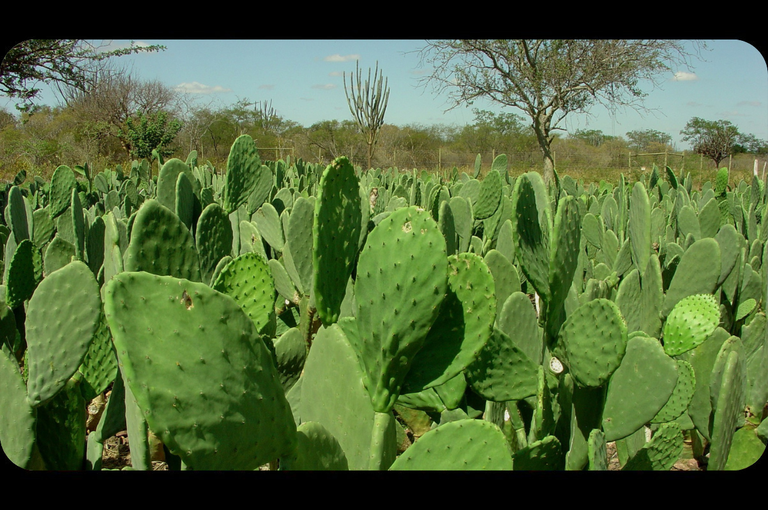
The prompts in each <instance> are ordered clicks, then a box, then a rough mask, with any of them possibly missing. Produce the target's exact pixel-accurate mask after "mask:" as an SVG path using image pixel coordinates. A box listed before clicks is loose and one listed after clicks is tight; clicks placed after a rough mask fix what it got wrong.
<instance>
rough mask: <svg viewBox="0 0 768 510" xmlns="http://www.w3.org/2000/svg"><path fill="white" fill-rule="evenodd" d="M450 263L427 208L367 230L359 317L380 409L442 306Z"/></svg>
mask: <svg viewBox="0 0 768 510" xmlns="http://www.w3.org/2000/svg"><path fill="white" fill-rule="evenodd" d="M316 239H317V237H316ZM447 266H448V257H447V254H446V245H445V238H444V237H443V235H442V234H441V233H440V230H439V228H438V226H437V223H435V221H434V220H433V219H432V217H431V216H430V214H429V213H428V212H426V211H425V210H423V209H419V208H417V207H415V206H410V207H406V208H402V209H398V210H397V211H395V212H393V213H392V214H390V215H389V216H388V217H387V218H385V219H384V220H382V221H381V222H380V223H379V224H378V225H377V226H376V228H374V229H373V231H371V233H370V234H368V238H367V240H366V243H365V246H364V248H363V250H362V252H361V253H360V259H359V261H358V266H357V280H356V281H355V299H356V301H357V315H356V317H357V321H358V322H359V331H360V337H361V338H360V344H359V345H360V346H361V348H362V351H361V354H362V361H363V365H364V366H365V370H366V374H367V377H366V386H367V387H368V391H369V392H370V394H371V399H372V401H373V406H374V409H376V411H378V412H386V411H388V410H390V409H391V408H392V405H394V402H395V400H396V399H397V395H398V393H399V392H400V386H401V385H402V383H403V379H404V378H405V375H406V374H407V372H408V370H409V368H410V366H411V364H412V362H413V358H414V356H415V355H416V353H417V352H418V351H419V350H420V349H421V347H422V345H423V344H424V341H425V339H426V335H427V332H428V331H429V329H430V328H431V326H432V323H433V322H434V321H435V319H436V317H437V315H438V313H439V311H440V304H441V303H442V301H443V298H444V296H445V293H446V290H447V287H448V281H447V280H448V277H447V274H448V268H447ZM316 267H317V266H316ZM489 276H490V274H489ZM345 289H346V287H345ZM315 291H316V292H317V288H316V290H315Z"/></svg>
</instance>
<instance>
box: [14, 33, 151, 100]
mask: <svg viewBox="0 0 768 510" xmlns="http://www.w3.org/2000/svg"><path fill="white" fill-rule="evenodd" d="M105 46H106V45H105V44H98V45H97V44H95V43H94V42H92V41H86V40H83V39H28V40H26V41H22V42H21V43H19V44H17V45H16V46H14V47H13V48H11V49H10V51H8V53H7V54H6V55H5V57H4V58H3V60H2V62H0V93H2V94H4V95H7V96H8V97H11V98H16V99H19V100H21V104H20V105H19V106H18V107H17V108H19V109H20V110H22V111H24V110H28V109H29V108H31V107H32V106H33V105H34V102H35V100H36V99H37V98H38V97H39V94H40V90H41V89H40V87H39V84H40V83H48V84H52V85H54V86H57V87H73V88H75V89H81V90H85V89H87V88H89V86H90V85H91V84H92V83H93V81H94V80H95V79H96V76H97V75H98V73H99V70H100V69H101V65H102V64H103V63H105V62H106V61H107V60H108V59H109V58H111V57H119V56H122V55H129V54H132V53H139V52H152V51H159V50H164V49H165V47H164V46H160V45H152V46H139V45H136V44H134V43H133V42H131V44H130V46H128V47H126V48H120V49H113V50H105Z"/></svg>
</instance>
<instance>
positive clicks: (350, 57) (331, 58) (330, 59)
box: [323, 53, 360, 62]
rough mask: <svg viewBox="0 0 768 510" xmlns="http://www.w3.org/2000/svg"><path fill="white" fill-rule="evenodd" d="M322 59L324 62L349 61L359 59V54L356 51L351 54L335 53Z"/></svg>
mask: <svg viewBox="0 0 768 510" xmlns="http://www.w3.org/2000/svg"><path fill="white" fill-rule="evenodd" d="M323 60H325V61H326V62H349V61H350V60H360V55H358V54H357V53H353V54H351V55H339V54H338V53H336V54H335V55H328V56H327V57H325V58H324V59H323Z"/></svg>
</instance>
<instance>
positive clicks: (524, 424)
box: [0, 135, 768, 471]
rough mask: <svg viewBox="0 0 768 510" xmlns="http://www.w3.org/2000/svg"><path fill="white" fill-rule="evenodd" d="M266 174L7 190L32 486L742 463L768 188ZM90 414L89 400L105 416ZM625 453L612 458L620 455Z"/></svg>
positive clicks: (9, 342) (6, 256) (716, 176)
mask: <svg viewBox="0 0 768 510" xmlns="http://www.w3.org/2000/svg"><path fill="white" fill-rule="evenodd" d="M480 168H481V167H480V158H479V157H478V160H477V162H476V165H475V170H474V172H472V171H459V170H458V169H454V170H453V172H452V173H449V175H448V176H443V177H441V176H437V175H434V174H430V173H428V172H426V171H419V170H405V169H397V168H388V169H370V170H367V171H366V170H363V169H360V168H356V167H353V166H352V165H351V164H350V162H349V160H348V159H347V158H345V157H340V158H338V159H336V160H335V161H333V162H332V163H331V164H330V165H327V166H321V165H316V164H312V163H307V162H304V161H302V160H301V159H299V160H295V161H291V160H289V161H283V160H279V161H266V160H262V159H261V157H260V155H259V153H258V151H257V150H256V145H255V143H254V141H253V139H252V138H251V137H250V136H248V135H243V136H241V137H240V138H238V139H237V140H236V141H235V142H234V144H233V145H232V147H231V150H230V154H229V158H228V160H227V163H226V168H223V169H222V168H219V169H217V168H214V167H213V166H212V165H211V164H210V163H207V162H206V163H203V162H200V161H198V160H197V156H196V153H194V152H193V153H191V154H190V155H189V157H188V158H187V159H186V161H182V160H180V159H170V160H168V161H160V162H159V165H158V166H157V170H156V171H155V174H156V175H152V171H151V167H150V164H149V163H148V162H147V161H146V160H143V161H134V162H133V164H132V165H131V168H130V169H128V168H125V169H124V168H120V167H117V168H115V169H104V170H101V171H98V172H97V171H94V170H93V169H90V168H89V167H88V166H85V165H84V166H72V167H70V166H66V165H62V166H59V167H58V168H56V169H55V171H54V172H53V174H52V175H51V178H50V180H44V179H42V178H40V177H35V178H34V179H27V176H26V174H24V173H23V172H22V173H20V174H19V175H17V177H16V179H15V181H14V182H13V183H8V184H7V185H5V187H4V189H2V190H0V200H2V203H1V204H0V205H2V208H3V215H2V217H1V218H0V239H2V251H1V252H0V256H2V271H3V276H2V288H1V289H0V299H2V301H3V302H2V303H0V334H1V336H2V338H0V347H1V350H2V352H1V353H0V444H1V445H2V450H3V452H4V454H5V456H6V457H7V459H8V463H9V464H12V465H15V466H18V467H19V468H21V469H23V470H30V471H32V470H52V471H79V470H84V471H89V470H90V471H95V470H116V469H120V467H112V466H111V465H108V464H107V463H105V458H106V454H107V452H106V445H107V444H110V443H111V442H114V440H115V438H116V437H119V438H121V441H125V440H126V439H127V447H129V448H130V463H129V465H128V466H123V467H122V469H131V470H152V469H153V460H154V459H157V458H158V456H159V457H160V458H162V459H163V461H164V462H165V464H166V468H167V469H169V470H196V471H197V470H203V471H205V470H216V471H219V470H240V471H245V470H266V469H269V470H283V471H292V470H513V471H534V470H536V471H538V470H558V471H565V470H570V471H586V470H608V469H609V464H613V466H614V467H613V468H612V469H621V470H625V471H630V470H662V471H668V470H671V469H673V466H675V464H676V463H678V462H680V461H683V460H690V459H694V461H695V462H696V464H697V470H706V471H718V470H742V469H750V468H752V466H755V464H757V463H760V462H761V457H762V456H764V455H763V452H764V450H765V447H766V443H768V419H766V418H768V405H767V404H768V330H767V329H766V283H767V282H768V188H766V183H765V181H764V179H761V178H759V177H758V176H754V177H753V178H752V179H751V180H749V181H745V180H740V181H739V182H734V180H733V179H730V178H729V172H728V169H727V168H723V169H721V170H719V171H718V172H716V173H713V175H712V179H711V180H709V181H707V182H704V184H702V185H701V186H700V187H698V188H694V187H693V186H692V180H691V178H690V175H685V174H682V172H681V173H676V172H675V171H674V170H673V169H671V168H669V167H665V168H658V167H654V168H653V169H652V171H651V172H648V173H647V174H646V175H643V176H642V177H641V178H640V179H639V180H637V181H634V182H630V181H629V180H627V179H625V178H624V176H622V177H621V178H620V180H619V182H614V183H607V182H600V183H599V184H597V183H587V184H585V183H583V182H580V181H576V180H575V179H573V178H571V177H569V176H568V175H567V173H566V172H564V171H563V170H560V173H559V174H558V173H556V174H555V178H554V180H553V181H552V182H548V183H547V182H545V181H544V180H543V178H542V177H541V175H540V174H539V173H536V172H528V173H524V174H522V175H517V176H512V175H510V173H509V172H508V168H507V159H506V156H504V155H500V156H497V157H496V158H495V159H494V161H493V162H492V166H491V169H490V170H489V171H487V172H480ZM94 409H96V411H94ZM609 451H610V452H615V455H616V456H617V462H613V463H612V462H610V457H611V455H609Z"/></svg>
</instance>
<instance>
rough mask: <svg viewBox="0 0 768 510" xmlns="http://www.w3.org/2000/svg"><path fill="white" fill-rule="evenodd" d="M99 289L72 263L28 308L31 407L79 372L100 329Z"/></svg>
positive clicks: (41, 286)
mask: <svg viewBox="0 0 768 510" xmlns="http://www.w3.org/2000/svg"><path fill="white" fill-rule="evenodd" d="M100 314H101V298H100V296H99V286H98V284H97V283H96V279H95V278H94V276H93V273H92V272H91V270H90V269H89V268H88V266H87V265H86V264H85V263H83V262H80V261H77V260H76V261H73V262H70V263H69V264H67V265H66V266H64V267H63V268H61V269H59V270H58V271H54V272H53V273H51V274H50V275H48V276H47V277H46V278H45V279H43V281H42V282H40V284H39V285H38V286H37V289H36V290H35V294H34V295H33V296H32V298H31V299H30V300H29V304H28V306H27V321H26V324H27V349H28V350H27V358H28V363H29V379H28V380H27V393H28V397H27V398H28V399H29V402H30V404H31V405H33V406H40V405H42V404H44V403H45V402H47V401H49V400H50V399H52V398H53V397H54V396H55V395H56V393H58V392H59V391H60V390H61V389H62V388H63V387H64V385H65V384H66V383H67V381H68V380H69V378H70V377H72V375H74V373H75V372H76V371H77V369H78V367H79V366H80V363H82V361H83V358H84V357H85V354H86V353H87V352H88V348H89V347H90V344H91V341H92V339H93V336H94V334H95V332H96V329H97V327H98V324H99V315H100Z"/></svg>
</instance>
